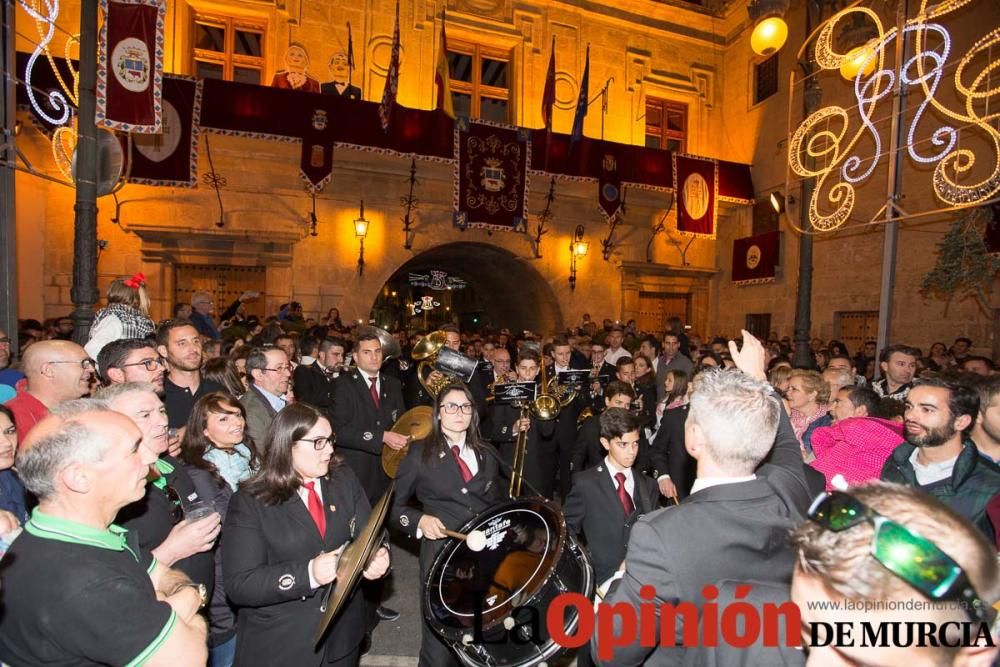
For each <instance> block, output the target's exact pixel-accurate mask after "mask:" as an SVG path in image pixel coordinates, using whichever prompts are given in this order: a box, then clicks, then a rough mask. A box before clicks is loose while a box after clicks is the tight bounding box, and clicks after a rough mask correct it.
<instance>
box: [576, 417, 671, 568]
mask: <svg viewBox="0 0 1000 667" xmlns="http://www.w3.org/2000/svg"><path fill="white" fill-rule="evenodd" d="M598 419H599V425H600V429H601V431H600V433H599V437H600V443H601V445H602V448H603V449H604V452H605V454H606V456H605V458H604V460H603V461H601V462H600V463H599V464H597V465H596V466H593V467H591V468H588V469H587V470H584V471H583V472H579V473H577V474H576V475H574V476H573V489H572V490H571V491H570V493H569V497H568V498H567V499H566V504H565V505H564V506H563V514H564V515H565V517H566V525H567V526H568V527H569V529H570V530H571V531H573V532H574V533H580V532H582V533H583V534H584V535H585V536H586V538H587V547H588V549H589V550H590V557H591V560H592V561H593V564H594V576H595V581H596V582H597V583H598V584H600V583H601V582H603V581H605V580H606V579H607V578H608V577H610V576H611V575H612V574H614V573H615V571H616V570H617V569H618V567H619V566H620V565H621V562H622V560H623V559H624V558H625V547H626V546H627V545H628V535H629V531H630V529H631V527H632V524H633V523H634V522H635V520H636V519H638V518H639V517H640V516H642V515H643V514H646V513H647V512H651V511H653V510H655V509H656V508H657V501H658V500H659V490H658V489H657V488H656V484H654V483H653V480H652V479H650V478H649V477H647V476H646V475H643V474H642V473H640V472H639V471H637V470H635V469H634V468H633V467H632V466H633V465H634V464H635V462H636V460H637V458H638V455H639V421H638V419H636V417H635V416H634V415H632V414H631V413H630V412H628V410H623V409H622V408H608V409H607V410H605V411H604V414H602V415H601V416H600V417H599V418H598ZM618 473H621V474H622V475H623V477H624V479H625V481H624V484H625V490H626V492H627V493H628V495H629V498H630V499H631V503H632V505H631V507H632V511H631V512H629V513H628V514H626V513H625V506H624V505H623V504H622V501H621V499H620V498H619V491H618V483H617V481H616V476H617V475H618Z"/></svg>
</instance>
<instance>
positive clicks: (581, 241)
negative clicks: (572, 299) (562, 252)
mask: <svg viewBox="0 0 1000 667" xmlns="http://www.w3.org/2000/svg"><path fill="white" fill-rule="evenodd" d="M584 231H585V230H584V229H583V225H577V226H576V230H575V231H574V232H573V240H572V241H570V244H569V288H570V289H571V290H575V289H576V260H577V258H579V257H586V256H587V252H588V251H589V250H590V242H589V241H587V240H586V239H585V238H584V236H583V234H584Z"/></svg>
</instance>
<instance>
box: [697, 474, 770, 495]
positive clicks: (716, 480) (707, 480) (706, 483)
mask: <svg viewBox="0 0 1000 667" xmlns="http://www.w3.org/2000/svg"><path fill="white" fill-rule="evenodd" d="M754 479H757V475H747V476H746V477H699V478H698V479H696V480H694V484H693V485H692V486H691V494H690V495H694V494H695V493H698V492H699V491H704V490H705V489H708V488H711V487H713V486H722V485H723V484H739V483H740V482H749V481H751V480H754Z"/></svg>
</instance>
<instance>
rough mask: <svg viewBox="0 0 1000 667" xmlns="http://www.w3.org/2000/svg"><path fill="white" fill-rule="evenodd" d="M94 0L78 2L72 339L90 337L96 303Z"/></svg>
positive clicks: (95, 46) (95, 17) (95, 7)
mask: <svg viewBox="0 0 1000 667" xmlns="http://www.w3.org/2000/svg"><path fill="white" fill-rule="evenodd" d="M96 85H97V0H83V2H82V3H81V6H80V97H79V100H80V104H79V115H78V116H77V135H78V136H77V142H76V204H75V205H74V206H73V211H74V213H75V215H74V219H73V284H72V287H71V288H70V298H71V299H72V300H73V305H74V306H75V308H74V310H73V339H74V340H75V341H76V342H78V343H80V344H83V343H84V342H86V341H87V339H88V338H89V337H90V325H91V324H92V323H93V321H94V305H95V304H96V303H97V299H98V294H97V126H96V125H95V124H94V113H95V110H96V106H97V98H96Z"/></svg>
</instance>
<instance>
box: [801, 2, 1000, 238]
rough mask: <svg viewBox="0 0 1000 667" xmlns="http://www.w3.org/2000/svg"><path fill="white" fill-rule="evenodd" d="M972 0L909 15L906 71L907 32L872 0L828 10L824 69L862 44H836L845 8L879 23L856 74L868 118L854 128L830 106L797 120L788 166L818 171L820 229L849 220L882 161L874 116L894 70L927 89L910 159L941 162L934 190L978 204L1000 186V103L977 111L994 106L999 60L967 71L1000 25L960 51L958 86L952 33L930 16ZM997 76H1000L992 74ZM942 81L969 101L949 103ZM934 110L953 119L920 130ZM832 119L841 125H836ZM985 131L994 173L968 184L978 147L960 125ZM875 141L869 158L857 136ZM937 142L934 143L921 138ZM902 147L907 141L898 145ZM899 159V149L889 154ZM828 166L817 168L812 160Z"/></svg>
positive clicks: (813, 201)
mask: <svg viewBox="0 0 1000 667" xmlns="http://www.w3.org/2000/svg"><path fill="white" fill-rule="evenodd" d="M970 2H972V0H944V1H943V2H938V3H937V4H934V5H933V6H932V7H928V4H929V0H921V5H920V9H919V11H918V13H917V15H916V17H914V18H912V19H909V20H907V22H906V24H905V26H904V28H903V33H904V35H905V36H908V37H912V38H913V44H914V51H915V55H912V56H911V57H910V58H909V59H908V60H906V62H904V63H902V66H901V67H899V69H898V71H895V70H892V69H887V68H886V67H885V59H886V54H887V50H888V49H889V47H890V46H891V45H892V44H893V42H894V41H895V40H896V39H898V38H899V35H898V32H899V31H898V30H897V29H896V28H892V29H890V30H888V31H885V30H884V29H883V26H882V23H881V21H880V19H879V17H878V15H877V14H875V12H873V11H872V10H871V9H868V8H866V7H860V6H856V5H855V6H851V7H848V8H846V9H844V10H842V11H840V12H838V13H837V14H835V15H834V16H832V17H830V19H828V20H827V21H826V22H825V23H824V24H823V25H822V26H821V27H820V28H819V29H818V31H817V33H816V42H815V60H816V64H817V65H818V66H819V67H820V68H821V69H823V70H840V69H841V68H842V67H843V66H844V65H845V64H847V63H849V62H851V59H852V58H854V56H856V49H851V50H849V51H848V52H846V53H841V52H839V51H838V50H837V48H836V46H835V45H834V40H833V36H834V34H835V29H836V27H837V25H838V24H839V23H840V22H841V21H842V20H843V19H844V18H846V17H848V16H850V15H852V14H857V13H861V14H864V15H865V16H866V17H867V19H868V20H870V21H872V22H873V23H874V24H875V27H876V29H877V34H878V37H876V38H875V39H873V40H872V41H871V42H869V43H868V44H866V45H865V46H864V48H865V49H866V50H867V52H868V57H867V58H866V59H865V60H864V62H862V63H854V64H855V65H858V73H857V75H856V76H855V78H854V98H855V101H856V107H857V111H858V117H859V119H860V125H859V126H857V127H854V128H852V127H851V118H850V115H849V113H848V111H847V109H845V108H843V107H840V106H836V105H832V106H828V107H825V108H822V109H820V110H818V111H816V112H814V113H812V114H810V115H809V116H808V117H807V118H806V119H805V120H803V121H802V123H801V124H800V125H799V126H798V127H797V128H796V130H795V132H794V133H793V134H792V137H791V139H790V140H789V144H788V165H789V168H790V169H791V171H792V172H794V173H795V174H796V175H798V176H801V177H805V178H815V179H816V184H815V185H816V187H815V188H814V189H813V192H812V196H811V198H810V201H809V205H808V216H809V221H810V223H811V224H812V228H813V229H815V230H817V231H831V230H834V229H837V228H838V227H840V226H841V225H843V224H844V223H845V222H846V221H847V220H848V218H850V216H851V213H852V212H853V210H854V205H855V202H856V199H857V197H856V193H855V186H856V185H857V184H859V183H863V182H864V181H866V180H867V179H868V178H870V177H871V175H872V173H873V172H874V171H875V169H876V167H877V166H878V164H879V163H880V161H881V159H882V157H884V156H883V154H882V139H881V137H880V135H879V133H878V130H877V128H876V125H875V123H874V122H873V120H872V119H873V116H874V114H875V111H876V107H878V106H879V103H880V102H881V101H882V100H884V99H886V98H888V97H891V94H892V91H893V88H894V86H895V85H896V77H897V76H899V80H900V81H899V83H900V85H901V87H902V88H904V90H905V89H911V90H908V91H906V92H908V93H910V94H913V93H916V92H918V91H919V92H922V94H923V100H922V101H921V102H920V104H919V105H918V106H917V108H916V111H915V112H914V113H913V116H912V118H910V119H908V122H909V126H908V130H907V145H906V151H907V153H908V155H909V156H910V158H912V159H913V160H914V161H916V162H919V163H922V164H934V165H935V168H934V174H933V185H934V193H935V195H936V196H937V197H938V199H940V200H941V201H942V202H944V203H946V204H948V205H950V206H960V207H964V206H974V205H976V204H979V203H982V202H984V201H986V200H988V199H990V198H992V197H995V196H997V194H998V193H1000V131H998V130H997V128H996V127H994V126H993V123H995V121H996V120H997V118H998V117H1000V107H998V106H997V104H993V105H992V108H994V109H998V110H997V111H994V112H992V113H988V114H987V113H979V112H978V111H977V110H976V108H975V105H976V104H977V103H978V104H979V106H981V107H983V108H985V109H989V108H990V105H989V104H987V102H988V100H989V98H991V97H993V96H997V95H998V94H1000V83H996V84H995V85H992V86H990V83H989V82H990V76H991V74H992V73H993V72H994V70H997V69H998V68H1000V61H992V62H988V64H986V65H985V66H984V67H983V68H982V69H981V70H980V71H977V72H969V71H968V70H969V69H970V66H971V64H972V62H973V61H974V60H975V59H976V58H980V59H982V58H983V56H984V55H985V56H986V57H987V58H988V55H989V50H990V49H991V48H993V47H994V46H997V45H1000V28H994V29H993V30H992V31H990V32H989V33H987V34H986V35H984V36H983V37H982V38H980V39H979V40H978V41H977V42H976V43H975V44H974V45H973V46H972V47H971V48H970V49H969V50H968V51H967V52H966V53H965V54H963V55H962V56H961V57H960V58H959V59H958V65H957V67H956V68H955V74H954V81H953V90H952V89H951V86H948V87H947V88H944V84H945V83H946V79H945V70H946V68H947V67H948V66H949V60H948V59H949V56H950V55H951V51H952V43H951V37H950V35H949V33H948V30H947V29H946V28H945V26H944V25H942V24H941V23H938V22H931V21H932V20H933V19H937V18H940V17H942V16H945V15H946V14H948V13H950V12H953V11H955V10H956V9H959V8H960V7H963V6H965V5H967V4H969V3H970ZM993 77H994V80H995V79H996V75H995V74H993ZM942 90H947V93H948V94H949V95H951V94H952V93H954V94H955V96H957V97H958V99H960V100H963V101H964V110H961V111H957V110H954V109H951V108H949V107H947V106H946V105H945V104H943V103H942V102H941V101H940V99H939V95H940V93H941V92H942ZM929 109H934V110H935V111H937V112H938V113H940V114H941V115H943V116H944V117H946V118H948V119H950V120H951V121H953V122H952V123H950V124H947V125H943V126H940V127H935V128H931V129H929V137H928V138H927V139H918V138H917V134H918V131H920V130H921V129H923V125H925V124H926V118H927V113H926V112H927V111H928V110H929ZM831 126H833V129H831ZM957 128H963V129H965V131H973V132H977V133H980V132H981V133H982V135H983V136H985V137H987V139H988V142H989V143H991V144H992V153H993V154H992V156H991V159H992V163H993V169H992V173H990V174H989V175H988V176H986V177H985V178H983V179H982V180H980V181H979V182H976V183H969V184H962V183H959V182H958V179H959V178H960V177H961V176H962V175H963V174H967V173H969V172H970V170H971V169H972V168H973V166H974V165H975V163H976V159H977V155H976V152H975V151H973V150H972V149H970V148H967V147H961V146H959V129H957ZM862 141H865V142H866V144H870V145H871V148H872V150H871V153H870V156H869V157H862V156H861V155H860V154H859V152H858V149H859V146H858V144H859V142H862ZM924 143H929V145H930V148H929V149H923V148H922V144H924ZM899 149H900V150H902V147H900V148H899ZM888 157H889V158H890V159H893V156H888ZM814 162H815V164H819V165H822V166H818V167H811V166H810V164H811V163H814Z"/></svg>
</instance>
